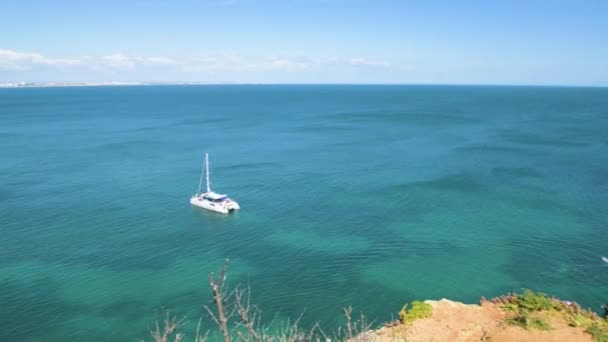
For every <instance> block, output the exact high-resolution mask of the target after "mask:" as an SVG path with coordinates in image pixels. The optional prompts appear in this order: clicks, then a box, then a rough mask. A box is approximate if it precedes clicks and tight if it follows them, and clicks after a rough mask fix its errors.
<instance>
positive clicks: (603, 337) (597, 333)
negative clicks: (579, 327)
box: [585, 320, 608, 342]
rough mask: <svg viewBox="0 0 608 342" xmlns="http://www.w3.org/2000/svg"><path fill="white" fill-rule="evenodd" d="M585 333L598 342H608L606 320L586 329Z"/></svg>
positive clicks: (607, 324) (607, 323)
mask: <svg viewBox="0 0 608 342" xmlns="http://www.w3.org/2000/svg"><path fill="white" fill-rule="evenodd" d="M585 332H587V333H588V334H590V335H591V337H593V340H594V341H596V342H608V322H607V321H605V320H603V321H598V322H595V323H593V324H592V325H590V326H589V327H588V328H587V329H585Z"/></svg>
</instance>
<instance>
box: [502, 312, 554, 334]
mask: <svg viewBox="0 0 608 342" xmlns="http://www.w3.org/2000/svg"><path fill="white" fill-rule="evenodd" d="M506 322H507V324H510V325H517V326H519V327H522V328H524V329H526V330H528V329H539V330H551V329H552V328H551V325H550V324H549V323H548V322H547V321H545V320H544V319H542V318H540V317H534V316H532V315H530V314H529V313H527V312H525V311H523V312H520V313H518V314H517V316H515V317H512V318H507V320H506Z"/></svg>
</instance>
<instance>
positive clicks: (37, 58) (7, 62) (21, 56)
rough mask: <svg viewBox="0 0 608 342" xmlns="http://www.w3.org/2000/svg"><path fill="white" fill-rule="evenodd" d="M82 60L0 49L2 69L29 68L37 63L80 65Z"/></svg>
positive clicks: (0, 67)
mask: <svg viewBox="0 0 608 342" xmlns="http://www.w3.org/2000/svg"><path fill="white" fill-rule="evenodd" d="M81 63H82V61H81V60H79V59H69V58H48V57H45V56H43V55H41V54H39V53H28V52H19V51H13V50H5V49H0V69H8V70H29V69H31V68H32V67H33V66H35V65H50V66H66V65H79V64H81Z"/></svg>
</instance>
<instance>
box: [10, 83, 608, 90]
mask: <svg viewBox="0 0 608 342" xmlns="http://www.w3.org/2000/svg"><path fill="white" fill-rule="evenodd" d="M201 85H205V86H243V85H249V86H251V85H255V86H416V87H521V88H598V89H601V88H608V86H605V85H551V84H459V83H446V84H441V83H433V84H431V83H246V82H244V83H237V82H234V83H229V82H225V83H205V82H167V83H163V82H6V83H0V89H12V88H68V87H117V86H201Z"/></svg>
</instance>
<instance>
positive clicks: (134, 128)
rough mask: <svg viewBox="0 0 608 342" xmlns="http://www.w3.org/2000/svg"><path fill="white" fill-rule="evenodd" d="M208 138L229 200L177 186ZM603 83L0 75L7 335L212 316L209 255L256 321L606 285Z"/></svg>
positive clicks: (327, 324)
mask: <svg viewBox="0 0 608 342" xmlns="http://www.w3.org/2000/svg"><path fill="white" fill-rule="evenodd" d="M205 152H209V156H210V169H211V187H212V189H213V190H214V191H216V192H220V193H227V194H228V195H230V196H231V197H232V198H233V199H234V200H236V201H238V203H239V204H240V206H241V210H240V211H239V212H237V213H235V214H232V215H222V214H216V213H212V212H207V211H204V210H201V209H199V208H196V207H192V206H191V205H190V203H189V199H190V196H192V195H193V194H194V193H195V192H196V191H197V186H198V182H199V177H200V172H201V167H202V163H203V160H204V154H205ZM602 256H608V88H584V87H524V86H417V85H182V86H179V85H175V86H168V85H163V86H161V85H158V86H106V87H56V88H18V89H0V306H1V310H0V341H151V340H152V339H151V337H150V333H149V329H150V328H151V327H152V326H153V324H154V321H155V320H156V319H158V318H159V317H161V318H162V315H163V312H166V311H167V310H168V311H169V312H170V313H171V314H175V315H176V316H179V317H185V321H184V322H186V323H185V326H184V327H183V329H184V330H183V331H184V333H185V339H192V338H193V330H194V326H195V325H196V323H197V321H198V319H199V317H202V318H203V322H204V323H203V328H202V329H211V332H212V334H211V335H210V336H214V331H216V330H214V329H215V327H214V326H213V325H212V324H208V323H207V322H208V321H209V317H208V315H207V314H206V313H205V310H204V309H203V306H204V305H210V304H212V302H211V292H210V289H209V285H208V274H209V273H210V272H215V274H217V273H218V272H219V270H220V269H221V268H222V265H223V264H224V261H225V260H226V259H227V258H228V259H229V263H228V272H227V276H226V286H227V288H232V287H234V286H237V285H240V286H243V287H245V288H250V289H251V302H252V303H255V304H256V305H257V306H258V307H259V308H260V309H261V310H262V313H263V314H262V320H263V322H264V323H266V324H270V325H273V324H275V325H276V324H278V323H277V322H287V321H288V320H291V322H293V321H294V320H297V319H299V323H300V324H301V325H302V326H304V327H309V326H312V325H313V324H315V323H317V322H318V323H319V324H320V326H322V327H323V329H324V330H326V331H331V330H332V329H336V328H337V327H338V326H339V325H341V324H342V323H343V320H344V319H343V317H342V308H344V307H348V306H352V308H353V315H355V314H356V315H357V317H358V315H359V313H363V314H365V316H366V317H367V320H368V321H370V322H374V324H376V325H378V324H381V323H382V322H385V321H388V320H391V319H394V318H395V317H397V314H398V311H399V310H400V309H401V307H402V306H403V305H404V304H405V303H407V302H410V301H412V300H416V299H441V298H449V299H451V300H456V301H462V302H465V303H478V302H479V300H480V298H481V297H482V296H485V297H486V298H491V297H494V296H498V295H501V294H504V293H507V292H518V291H521V290H522V289H524V288H529V289H533V290H535V291H540V292H544V293H547V294H550V295H554V296H557V297H560V298H564V299H567V300H571V301H576V302H578V303H580V304H581V305H582V306H583V307H586V308H590V309H592V310H594V311H597V312H600V310H601V309H600V307H601V305H603V304H606V303H608V264H607V263H605V262H603V261H602Z"/></svg>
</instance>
